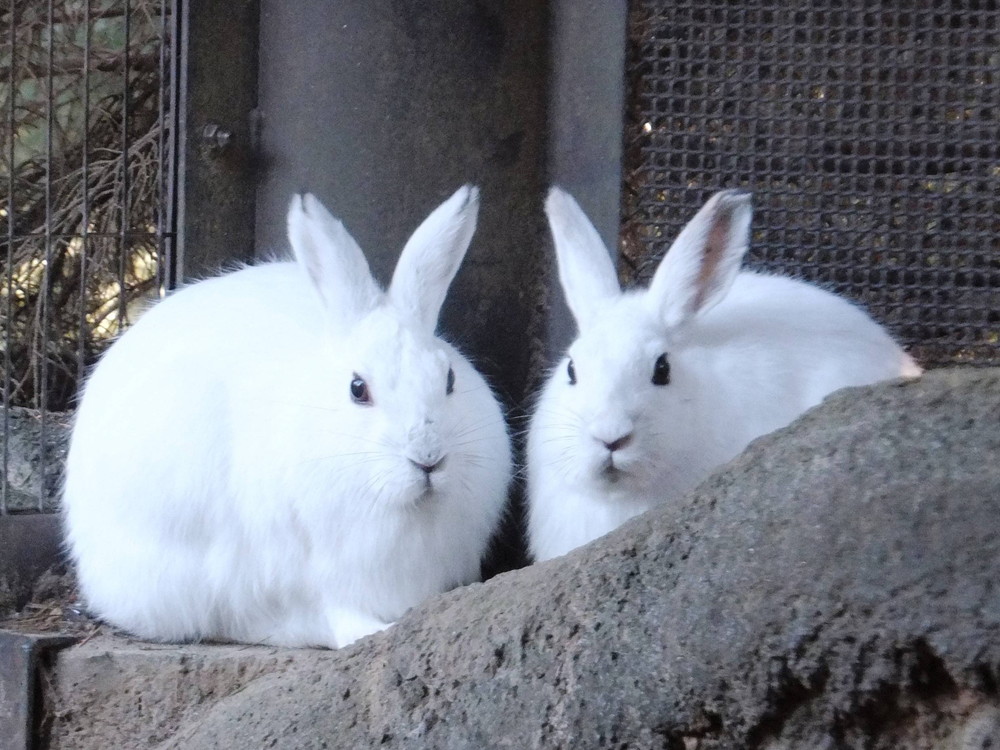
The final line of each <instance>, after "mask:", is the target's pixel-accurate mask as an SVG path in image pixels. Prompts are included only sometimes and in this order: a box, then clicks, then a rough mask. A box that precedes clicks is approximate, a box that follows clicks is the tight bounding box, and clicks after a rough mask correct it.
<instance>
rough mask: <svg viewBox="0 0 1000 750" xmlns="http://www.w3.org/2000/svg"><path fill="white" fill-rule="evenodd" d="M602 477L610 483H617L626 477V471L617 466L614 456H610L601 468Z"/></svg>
mask: <svg viewBox="0 0 1000 750" xmlns="http://www.w3.org/2000/svg"><path fill="white" fill-rule="evenodd" d="M599 473H600V477H601V478H602V479H603V480H604V481H605V482H607V483H608V484H617V483H618V482H620V481H621V480H622V479H623V478H624V477H625V472H624V471H622V470H621V468H619V467H618V466H615V461H614V459H613V458H611V457H608V459H607V460H606V461H605V462H604V465H603V466H602V467H601V469H600V472H599Z"/></svg>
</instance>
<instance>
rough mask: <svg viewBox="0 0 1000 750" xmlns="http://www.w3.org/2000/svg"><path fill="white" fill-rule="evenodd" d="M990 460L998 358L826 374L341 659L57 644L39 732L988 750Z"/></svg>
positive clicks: (996, 742) (991, 711)
mask: <svg viewBox="0 0 1000 750" xmlns="http://www.w3.org/2000/svg"><path fill="white" fill-rule="evenodd" d="M998 457H1000V371H996V370H979V371H976V370H964V371H939V372H934V373H931V374H929V375H927V376H925V377H924V378H922V379H921V380H919V381H916V382H910V383H904V384H885V385H881V386H876V387H873V388H870V389H852V390H847V391H842V392H840V393H837V394H835V395H833V396H831V397H830V398H829V399H828V400H827V401H826V402H825V403H824V404H822V405H821V406H820V407H818V408H817V409H815V410H813V411H812V412H810V413H809V414H807V415H805V416H804V417H803V418H802V419H800V420H799V421H798V422H796V423H795V424H793V425H792V426H790V427H789V428H787V429H785V430H782V431H780V432H779V433H775V434H774V435H771V436H768V437H765V438H762V439H760V440H758V441H756V442H755V443H754V444H753V445H752V446H751V447H750V448H749V449H748V450H747V451H746V452H745V453H744V455H742V456H741V457H739V458H737V459H736V460H735V461H734V462H732V463H731V464H730V465H728V466H727V467H724V468H723V470H722V471H721V472H719V473H718V474H716V475H715V476H713V477H711V478H710V479H708V480H707V481H706V482H705V483H704V484H703V485H702V486H700V487H699V488H698V489H697V490H695V491H694V492H693V493H692V494H691V495H690V496H689V497H687V498H685V499H684V500H683V501H682V502H679V503H676V504H672V505H670V506H668V507H664V508H662V509H659V510H657V511H653V512H651V513H649V514H646V515H645V516H642V517H640V518H638V519H635V520H634V521H633V522H631V523H629V524H628V525H626V526H624V527H622V528H621V529H619V530H617V531H616V532H614V533H612V534H610V535H608V536H607V537H604V538H603V539H600V540H597V541H596V542H594V543H593V544H590V545H588V546H587V547H584V548H581V549H580V550H576V551H575V552H573V553H571V554H570V555H567V556H566V557H564V558H560V559H556V560H552V561H549V562H547V563H544V564H540V565H534V566H531V567H529V568H526V569H524V570H520V571H515V572H512V573H508V574H504V575H501V576H498V577H496V578H494V579H492V580H490V581H488V582H487V583H485V584H480V585H474V586H468V587H465V588H463V589H461V590H457V591H453V592H450V593H448V594H446V595H444V596H441V597H437V598H435V599H433V600H431V601H429V602H427V603H425V604H424V605H422V606H421V607H418V608H417V609H415V610H414V611H412V612H411V613H410V614H408V615H407V616H406V617H405V618H403V620H402V621H400V622H399V623H398V624H397V625H396V626H394V627H393V628H391V629H389V630H388V631H386V632H384V633H381V634H379V635H376V636H373V637H371V638H367V639H364V640H363V641H361V642H359V643H357V644H355V645H354V646H352V647H350V648H347V649H343V650H342V651H340V652H326V651H275V650H271V649H263V648H257V647H253V648H248V647H235V646H226V647H207V646H187V647H164V646H149V645H145V646H143V645H136V644H132V643H130V642H128V641H125V640H123V639H121V638H106V637H99V638H95V639H93V640H91V641H90V642H88V643H86V644H84V645H82V646H77V647H74V648H72V649H69V650H67V651H64V652H62V653H60V654H59V656H58V658H57V659H56V660H55V664H54V667H53V668H52V670H51V672H50V673H49V674H48V675H47V677H48V682H49V684H50V688H49V690H48V691H47V706H48V710H49V714H48V715H49V726H50V731H51V736H50V738H49V739H50V743H51V745H50V746H51V747H58V748H70V747H72V748H79V749H86V748H107V747H159V748H163V749H165V748H209V747H234V748H235V747H239V748H260V747H280V748H340V747H345V748H362V747H376V746H377V747H383V748H407V749H410V748H455V749H456V750H457V749H458V748H462V749H463V750H464V749H466V748H485V747H498V748H504V747H506V748H543V747H544V748H574V749H577V750H579V749H582V748H629V749H630V750H634V749H636V748H666V749H667V750H692V749H693V748H694V749H697V750H709V749H714V748H767V749H768V750H779V749H781V750H785V749H788V750H791V749H792V748H796V749H799V748H803V749H804V748H810V749H812V748H866V749H876V750H877V749H881V748H885V749H888V748H894V749H896V748H902V749H912V750H917V749H919V750H923V749H924V748H928V749H929V748H947V749H952V748H953V749H954V750H985V748H988V747H998V746H1000V708H998V706H1000V696H998V685H1000V584H998V582H1000V466H998V463H1000V462H998ZM136 649H140V650H139V651H137V650H136ZM142 649H145V650H142Z"/></svg>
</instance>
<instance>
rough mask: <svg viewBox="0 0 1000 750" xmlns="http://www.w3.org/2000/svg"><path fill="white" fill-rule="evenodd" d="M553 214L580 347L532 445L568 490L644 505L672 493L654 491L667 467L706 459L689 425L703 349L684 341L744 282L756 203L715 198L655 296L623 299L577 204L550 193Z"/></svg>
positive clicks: (544, 408) (651, 292)
mask: <svg viewBox="0 0 1000 750" xmlns="http://www.w3.org/2000/svg"><path fill="white" fill-rule="evenodd" d="M545 209H546V213H547V215H548V219H549V223H550V226H551V229H552V235H553V239H554V243H555V249H556V255H557V259H558V266H559V279H560V282H561V284H562V288H563V291H564V293H565V296H566V300H567V302H568V304H569V307H570V310H571V311H572V313H573V316H574V317H575V319H576V322H577V326H578V329H579V337H578V338H577V340H576V341H575V342H573V344H572V345H571V346H570V347H569V350H568V352H567V354H566V357H565V358H563V360H562V361H561V362H560V363H559V364H558V365H556V369H555V371H554V372H553V374H552V376H551V380H550V381H549V383H548V385H547V386H546V390H545V392H544V393H543V395H542V397H541V399H540V401H539V404H538V407H537V408H538V411H539V412H540V413H543V414H542V415H540V416H542V417H543V418H540V419H538V422H539V423H540V424H543V425H544V428H543V429H542V430H541V432H542V433H543V434H538V435H537V439H536V445H537V446H538V449H539V450H542V451H546V452H551V455H550V456H548V457H547V458H546V460H548V461H550V462H553V464H554V465H555V464H558V471H559V472H560V473H561V474H562V478H563V481H565V482H566V484H568V485H570V486H576V487H578V488H580V489H584V490H586V489H587V488H589V489H591V490H593V491H594V492H593V494H595V495H600V496H605V497H611V498H614V497H618V498H624V499H629V498H643V499H645V498H646V497H647V496H649V495H651V494H653V495H655V494H657V493H663V492H664V491H669V490H670V489H671V488H670V487H660V486H658V483H660V482H662V481H663V468H664V467H665V466H667V465H668V463H677V461H678V457H681V464H682V465H681V467H680V472H681V473H683V456H684V455H685V454H688V453H689V452H696V451H704V450H710V447H708V446H701V445H699V444H698V439H699V438H698V436H697V435H695V436H692V434H691V431H690V429H689V428H688V424H687V421H688V420H689V419H694V418H695V417H696V416H697V415H694V414H691V413H690V412H691V410H692V409H695V408H698V405H699V404H700V403H701V402H702V399H701V398H699V397H697V393H696V392H697V389H698V388H699V382H698V378H697V377H696V376H695V374H694V372H693V369H694V363H692V362H691V361H690V352H691V350H692V349H693V348H695V347H704V346H705V344H706V342H705V341H704V340H702V339H700V338H699V340H697V341H693V340H691V337H690V336H689V335H688V333H689V330H690V327H691V323H692V321H694V320H695V319H696V318H698V317H699V316H700V315H702V314H703V313H705V312H706V311H707V310H708V309H710V308H711V307H713V306H714V305H716V304H717V303H718V302H719V301H720V300H721V299H722V298H723V297H724V296H725V295H726V293H727V291H728V290H729V288H730V286H731V285H732V283H733V280H734V279H735V277H736V275H737V273H738V271H739V268H740V264H741V261H742V258H743V255H744V254H745V252H746V250H747V246H748V239H749V227H750V220H751V214H752V209H751V203H750V197H749V195H748V194H746V193H741V192H736V191H725V192H721V193H717V194H716V195H715V196H713V197H712V198H711V200H709V201H708V203H707V204H706V205H705V206H704V207H703V208H702V209H701V210H700V211H699V212H698V214H697V215H696V216H695V217H694V218H693V219H692V220H691V222H690V223H689V224H688V225H687V226H686V227H685V228H684V230H683V231H682V232H681V234H680V235H679V236H678V238H677V240H676V241H675V242H674V244H673V245H672V246H671V248H670V251H669V252H668V253H667V255H666V257H665V259H664V260H663V262H662V263H661V264H660V266H659V268H658V269H657V271H656V274H655V275H654V277H653V279H652V282H651V283H650V285H649V287H648V288H647V289H635V290H629V291H624V292H623V291H622V289H621V287H620V285H619V282H618V278H617V275H616V273H615V269H614V266H613V264H612V262H611V258H610V255H609V253H608V250H607V249H606V247H605V246H604V243H603V242H602V241H601V239H600V237H599V235H598V234H597V231H596V230H595V229H594V227H593V225H592V224H591V223H590V221H589V220H588V219H587V217H586V215H585V214H584V213H583V211H582V210H581V209H580V207H579V206H578V205H577V203H576V201H574V200H573V198H572V197H570V196H569V195H568V194H567V193H565V192H563V191H562V190H560V189H558V188H553V189H552V191H551V192H550V194H549V197H548V200H547V202H546V206H545ZM553 470H555V469H553ZM677 479H678V482H677V483H678V484H683V483H684V482H685V481H686V480H685V479H683V478H681V477H678V478H677ZM654 485H657V486H654Z"/></svg>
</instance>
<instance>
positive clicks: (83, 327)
mask: <svg viewBox="0 0 1000 750" xmlns="http://www.w3.org/2000/svg"><path fill="white" fill-rule="evenodd" d="M83 23H84V26H85V27H86V28H85V29H84V35H83V165H82V166H83V186H82V195H81V199H82V204H83V205H82V206H81V207H80V208H81V216H80V222H81V224H82V225H83V226H82V227H81V230H80V321H79V323H80V325H79V329H78V331H77V342H76V343H77V349H76V372H77V378H76V382H77V388H78V389H79V388H80V387H81V386H82V384H83V379H84V375H85V372H86V362H85V360H86V346H85V342H86V340H87V252H88V250H89V249H90V35H91V28H90V0H87V2H86V3H85V4H84V10H83Z"/></svg>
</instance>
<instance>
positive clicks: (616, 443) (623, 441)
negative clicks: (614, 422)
mask: <svg viewBox="0 0 1000 750" xmlns="http://www.w3.org/2000/svg"><path fill="white" fill-rule="evenodd" d="M601 442H602V443H603V444H604V447H605V448H607V449H608V450H609V451H611V452H612V453H614V452H615V451H619V450H621V449H622V448H624V447H625V446H627V445H628V444H629V443H631V442H632V433H631V432H626V433H625V434H624V435H620V436H618V437H616V438H615V439H614V440H612V441H611V442H610V443H609V442H608V441H607V440H602V441H601Z"/></svg>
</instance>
